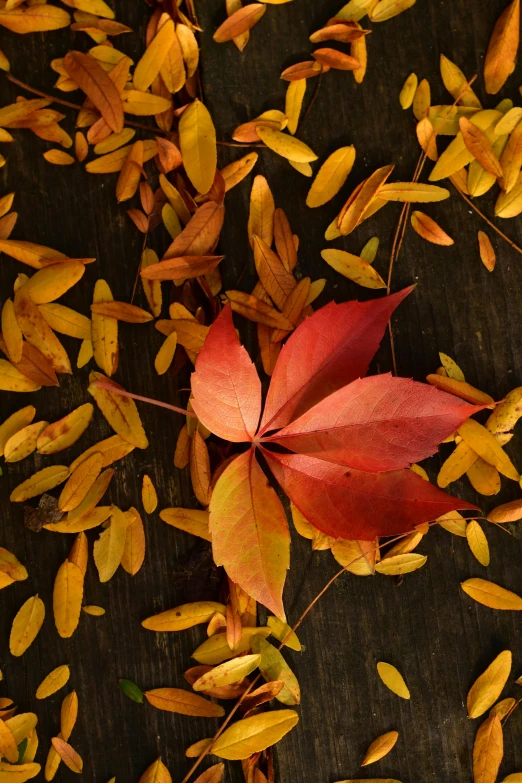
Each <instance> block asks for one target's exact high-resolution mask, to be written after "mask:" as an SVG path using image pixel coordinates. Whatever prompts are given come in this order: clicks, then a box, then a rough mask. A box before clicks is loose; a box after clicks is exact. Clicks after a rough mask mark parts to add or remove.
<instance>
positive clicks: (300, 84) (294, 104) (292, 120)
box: [285, 79, 306, 136]
mask: <svg viewBox="0 0 522 783" xmlns="http://www.w3.org/2000/svg"><path fill="white" fill-rule="evenodd" d="M305 92H306V79H296V80H295V81H293V82H289V83H288V87H287V88H286V97H285V114H286V116H287V117H288V125H287V126H286V127H287V128H288V132H289V133H291V134H292V136H293V135H294V134H295V132H296V130H297V126H298V124H299V117H300V115H301V108H302V106H303V98H304V94H305Z"/></svg>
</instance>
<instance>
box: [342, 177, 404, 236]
mask: <svg viewBox="0 0 522 783" xmlns="http://www.w3.org/2000/svg"><path fill="white" fill-rule="evenodd" d="M393 168H394V166H393V165H389V166H382V167H381V168H379V169H376V171H374V172H373V174H371V175H370V176H369V177H368V179H366V180H364V181H363V182H361V183H360V184H359V185H358V187H357V188H356V189H355V190H354V191H353V193H352V194H351V196H350V197H349V198H348V201H347V202H346V204H345V205H344V207H343V209H342V211H341V214H340V215H339V217H338V219H337V225H338V227H339V231H340V233H341V234H342V235H343V236H346V235H347V234H349V233H351V232H352V231H353V230H354V228H355V227H356V226H357V225H358V224H359V223H360V222H361V221H362V220H363V219H364V217H365V215H366V214H367V211H368V209H369V208H371V205H372V201H374V200H377V199H376V198H375V197H376V195H377V193H378V192H379V191H380V189H381V188H382V186H383V185H384V183H385V182H386V180H387V179H388V177H389V176H390V174H391V173H392V171H393ZM327 233H329V232H327ZM329 238H332V239H333V238H335V236H331V237H330V236H328V237H327V239H329Z"/></svg>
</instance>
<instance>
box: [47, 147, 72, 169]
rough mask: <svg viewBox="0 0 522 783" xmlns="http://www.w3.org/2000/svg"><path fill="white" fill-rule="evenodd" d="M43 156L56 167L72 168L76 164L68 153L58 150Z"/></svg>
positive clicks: (49, 151)
mask: <svg viewBox="0 0 522 783" xmlns="http://www.w3.org/2000/svg"><path fill="white" fill-rule="evenodd" d="M43 156H44V158H45V160H46V161H47V162H48V163H54V164H55V165H56V166H70V165H71V164H72V163H75V162H76V161H75V160H74V158H73V156H72V155H69V153H68V152H64V151H63V150H58V149H52V150H47V151H46V152H44V154H43Z"/></svg>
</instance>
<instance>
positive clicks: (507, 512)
mask: <svg viewBox="0 0 522 783" xmlns="http://www.w3.org/2000/svg"><path fill="white" fill-rule="evenodd" d="M519 519H522V500H511V501H510V502H509V503H503V504H502V505H501V506H497V507H496V508H494V509H493V510H492V511H490V512H489V514H488V520H489V522H496V523H497V524H498V523H503V522H517V521H518V520H519ZM0 567H1V565H0Z"/></svg>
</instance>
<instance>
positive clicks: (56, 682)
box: [36, 665, 71, 699]
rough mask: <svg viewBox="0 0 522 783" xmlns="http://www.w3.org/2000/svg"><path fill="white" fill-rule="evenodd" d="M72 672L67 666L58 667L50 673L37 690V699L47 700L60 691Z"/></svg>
mask: <svg viewBox="0 0 522 783" xmlns="http://www.w3.org/2000/svg"><path fill="white" fill-rule="evenodd" d="M70 676H71V671H70V669H69V667H68V666H67V665H63V666H58V667H57V668H56V669H53V670H52V672H49V674H48V675H47V677H45V679H44V680H42V682H41V683H40V685H39V686H38V688H37V690H36V698H37V699H47V698H48V697H49V696H52V695H53V693H56V691H59V690H60V688H63V687H64V685H65V684H66V683H67V682H68V680H69V677H70Z"/></svg>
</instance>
